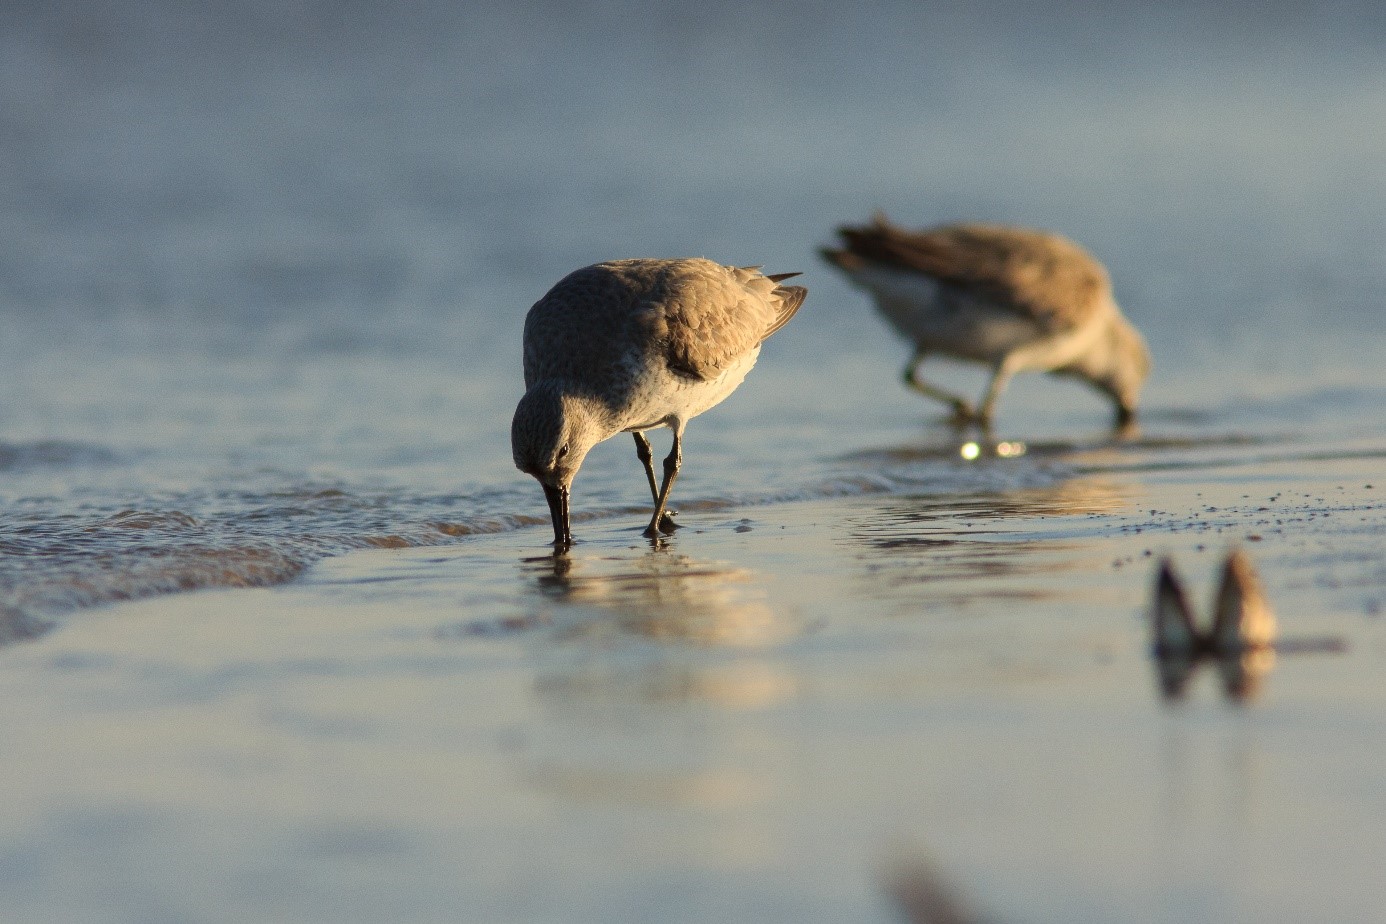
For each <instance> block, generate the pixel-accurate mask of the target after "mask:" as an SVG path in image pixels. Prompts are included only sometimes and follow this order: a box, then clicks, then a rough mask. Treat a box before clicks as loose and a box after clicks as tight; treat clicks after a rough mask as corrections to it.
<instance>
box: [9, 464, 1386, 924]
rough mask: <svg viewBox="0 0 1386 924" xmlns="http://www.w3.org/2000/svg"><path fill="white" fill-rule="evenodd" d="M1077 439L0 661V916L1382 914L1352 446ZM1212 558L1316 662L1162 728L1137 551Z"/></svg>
mask: <svg viewBox="0 0 1386 924" xmlns="http://www.w3.org/2000/svg"><path fill="white" fill-rule="evenodd" d="M622 448H624V447H622ZM1106 454H1107V453H1106V452H1105V451H1102V450H1098V451H1095V452H1093V453H1091V454H1087V453H1067V454H1065V455H1064V464H1065V465H1066V466H1067V467H1068V469H1069V471H1068V472H1067V473H1066V475H1065V477H1063V478H1062V479H1060V480H1057V481H1056V482H1055V483H1052V484H1048V485H1044V486H1037V487H1020V488H1015V489H1010V490H1005V489H1003V490H977V491H975V492H973V493H971V494H969V495H964V496H928V495H909V494H902V495H889V496H880V495H873V496H867V497H852V498H841V499H822V500H817V501H801V502H794V503H784V504H769V505H765V506H760V507H756V508H753V509H741V510H736V511H712V512H696V511H691V510H690V511H686V512H685V513H684V514H683V517H684V518H685V520H686V528H685V529H684V530H682V531H681V532H680V534H679V536H678V537H677V538H676V539H675V540H671V541H669V542H668V543H667V545H666V546H665V547H662V548H651V546H650V543H649V542H648V541H647V540H645V539H643V538H641V537H640V535H639V532H638V524H637V525H636V527H634V528H633V527H632V526H631V524H630V523H626V522H623V521H621V520H610V521H602V522H593V523H588V524H586V526H585V528H584V535H585V537H586V538H585V539H584V541H582V542H580V543H579V544H578V545H577V546H576V547H575V548H574V550H573V551H572V552H571V553H570V554H569V555H568V556H564V557H559V558H555V557H553V556H552V555H549V554H545V552H544V551H543V549H542V544H543V540H544V539H546V538H547V533H548V528H547V525H546V524H539V525H536V526H535V527H534V528H531V529H526V530H519V531H515V532H512V533H508V534H505V535H501V536H491V537H482V538H480V539H478V540H477V541H474V542H470V543H468V544H466V545H464V546H461V547H457V548H428V549H416V550H403V551H374V552H356V553H352V554H349V555H346V556H343V557H338V558H333V559H331V560H329V561H326V562H323V563H321V564H320V565H318V566H317V567H315V568H314V569H312V570H311V571H310V572H309V573H308V574H307V575H306V576H305V577H304V578H303V579H301V580H299V581H297V582H295V583H293V584H291V585H288V586H284V587H278V588H273V589H266V590H234V591H214V592H204V593H200V594H197V595H194V596H191V597H188V596H176V597H165V598H161V599H159V600H155V601H149V602H142V603H134V604H127V605H124V606H120V607H116V608H114V609H110V610H107V611H104V612H101V613H99V614H92V615H90V616H87V617H85V618H82V619H77V620H73V621H72V622H71V624H69V625H68V626H66V627H65V628H64V629H62V630H61V631H58V632H54V633H51V634H49V635H48V636H46V637H44V638H42V639H40V640H38V641H36V642H34V643H30V644H26V645H23V646H18V647H16V648H13V649H11V650H10V651H9V652H8V653H7V655H6V670H5V676H4V691H3V695H4V698H5V701H6V703H7V710H8V720H7V733H6V744H5V747H4V760H5V763H6V768H7V777H8V779H9V780H10V783H9V794H10V798H9V799H8V800H7V804H8V805H9V808H8V809H6V811H5V812H4V813H3V820H2V821H0V824H2V825H3V830H4V832H5V835H6V837H7V839H8V841H9V843H10V845H11V846H10V847H9V848H8V851H7V858H6V861H5V862H6V865H5V869H6V871H7V873H6V881H7V890H6V904H7V908H8V910H9V911H10V913H12V914H13V915H15V916H16V919H23V920H55V921H56V920H82V919H121V920H150V919H168V920H208V921H211V920H246V919H256V920H270V919H275V920H282V919H289V920H386V919H388V920H396V921H427V920H439V919H449V920H497V921H500V920H517V921H518V920H550V919H555V920H556V919H562V920H569V921H611V920H646V919H652V918H654V919H660V920H674V921H682V920H687V921H695V920H712V919H721V918H731V919H752V918H753V919H757V920H784V921H788V920H799V921H802V920H823V921H829V920H882V921H885V920H892V919H894V916H895V909H894V907H893V903H892V901H891V899H890V897H889V895H890V893H889V890H888V888H887V887H886V876H887V873H888V871H890V870H892V869H896V868H899V867H901V866H902V865H903V866H904V868H905V869H906V870H908V869H909V868H910V864H927V865H928V869H930V870H931V871H932V873H933V874H934V875H940V876H943V877H944V878H945V879H946V880H947V882H948V884H949V886H950V887H951V888H952V889H954V890H955V891H956V892H957V893H959V894H961V895H962V896H963V900H964V901H965V902H966V903H967V904H968V905H969V906H972V907H976V908H978V909H982V910H983V911H985V912H986V913H988V914H990V915H992V917H991V918H989V919H995V920H1006V921H1010V920H1015V921H1073V920H1093V921H1100V920H1116V919H1119V920H1134V921H1179V920H1188V919H1189V918H1190V917H1200V918H1209V919H1217V920H1228V921H1236V920H1247V921H1251V920H1286V921H1289V920H1302V919H1316V918H1325V917H1327V918H1332V919H1334V920H1339V921H1367V920H1371V919H1373V917H1374V916H1375V914H1376V912H1377V910H1378V908H1379V903H1380V900H1381V898H1382V894H1381V887H1380V885H1379V883H1378V881H1377V878H1376V876H1375V866H1374V863H1375V860H1374V857H1375V848H1376V846H1377V845H1378V844H1379V838H1380V828H1379V825H1378V824H1377V821H1376V820H1377V819H1379V818H1380V817H1381V813H1382V812H1383V811H1386V791H1384V790H1382V788H1381V787H1380V785H1379V777H1380V773H1379V766H1380V744H1379V742H1380V740H1381V738H1382V735H1383V733H1386V719H1383V715H1386V711H1383V702H1382V700H1383V696H1386V694H1383V692H1382V688H1381V685H1380V683H1379V679H1380V677H1381V676H1382V672H1383V657H1386V654H1383V652H1386V627H1384V626H1383V623H1382V621H1381V618H1380V607H1381V593H1382V589H1381V588H1382V580H1381V579H1382V575H1381V559H1380V554H1379V548H1380V545H1381V542H1382V540H1383V537H1386V504H1383V502H1382V494H1381V491H1380V490H1379V489H1378V488H1377V487H1376V486H1373V487H1371V488H1368V487H1366V486H1367V485H1368V484H1372V482H1371V481H1370V480H1369V479H1373V478H1375V477H1376V475H1375V474H1374V473H1376V472H1379V471H1380V467H1381V453H1380V450H1379V449H1378V450H1377V451H1376V452H1372V453H1358V452H1353V451H1344V452H1341V453H1338V454H1328V455H1327V457H1324V455H1323V454H1318V453H1310V454H1308V456H1306V455H1305V454H1302V453H1289V454H1286V455H1284V456H1283V457H1280V458H1274V457H1273V456H1274V453H1268V455H1270V456H1272V458H1265V459H1259V460H1252V461H1247V462H1232V461H1224V462H1223V463H1221V464H1208V462H1209V460H1208V459H1207V458H1206V457H1205V458H1202V459H1200V458H1198V456H1199V455H1201V453H1194V454H1193V456H1194V457H1193V458H1187V457H1186V458H1184V459H1183V460H1182V462H1181V463H1180V464H1171V465H1163V464H1161V465H1142V464H1141V462H1140V459H1139V454H1137V458H1136V459H1134V460H1130V462H1131V464H1129V465H1122V466H1117V467H1110V468H1109V467H1107V466H1105V465H1104V464H1103V462H1102V459H1101V457H1102V456H1104V455H1106ZM1166 461H1168V460H1166ZM971 464H977V463H971ZM981 464H983V465H988V464H990V465H998V464H999V465H1005V464H1008V463H1007V462H1006V461H1005V460H997V461H995V462H992V463H987V462H983V463H981ZM1234 544H1238V545H1240V546H1241V547H1243V548H1244V549H1246V550H1248V551H1249V552H1250V554H1251V555H1252V556H1253V558H1254V560H1255V561H1256V563H1257V565H1258V566H1259V567H1260V569H1261V571H1262V574H1263V579H1264V582H1265V585H1266V587H1265V589H1266V593H1267V595H1268V597H1269V598H1270V599H1271V601H1272V602H1273V604H1274V606H1275V607H1276V610H1277V614H1278V616H1279V619H1280V622H1281V625H1282V629H1283V630H1284V632H1285V633H1286V634H1287V635H1300V636H1316V637H1321V638H1332V639H1336V640H1339V641H1340V642H1341V645H1340V646H1338V647H1337V648H1336V649H1335V650H1333V651H1328V652H1321V653H1312V652H1311V653H1305V654H1302V655H1285V656H1282V657H1280V658H1279V659H1278V660H1277V662H1276V663H1275V665H1274V667H1273V668H1272V669H1271V670H1270V671H1269V673H1268V674H1266V675H1265V676H1263V677H1262V678H1261V679H1260V689H1259V691H1258V692H1257V694H1256V695H1255V696H1254V697H1253V698H1252V699H1251V700H1250V701H1248V702H1234V701H1231V700H1228V699H1227V698H1226V697H1225V696H1224V694H1223V692H1222V690H1221V688H1220V686H1219V684H1218V683H1217V682H1216V676H1215V673H1214V672H1213V671H1211V670H1209V671H1207V673H1206V674H1203V675H1196V676H1195V677H1194V678H1193V679H1192V682H1191V683H1190V685H1189V688H1188V689H1187V691H1186V692H1185V694H1184V696H1183V698H1182V699H1181V700H1177V701H1171V700H1167V699H1165V698H1164V697H1163V696H1162V694H1161V692H1160V685H1159V680H1158V676H1157V670H1156V665H1155V663H1154V661H1153V659H1152V657H1151V651H1150V634H1149V627H1148V625H1147V621H1146V620H1147V611H1148V607H1149V598H1150V593H1151V591H1152V590H1153V578H1154V562H1155V560H1156V556H1158V554H1160V553H1162V552H1168V553H1172V554H1175V555H1177V556H1178V558H1179V560H1180V564H1181V566H1182V568H1183V570H1184V572H1185V574H1186V575H1187V576H1188V577H1189V578H1190V579H1191V580H1190V585H1191V589H1192V590H1193V591H1194V598H1195V599H1196V601H1197V603H1198V605H1199V606H1200V607H1202V606H1203V605H1205V603H1206V600H1205V599H1204V598H1205V597H1206V596H1207V595H1208V593H1209V591H1205V588H1209V587H1211V585H1212V577H1213V576H1214V575H1215V572H1216V567H1215V565H1216V562H1217V561H1220V553H1221V552H1222V551H1223V550H1225V549H1226V548H1227V547H1229V546H1231V545H1234ZM21 858H22V861H21ZM79 872H80V875H79ZM112 907H114V908H117V909H118V913H117V914H114V915H108V914H107V912H108V911H109V910H110V909H111V908H112Z"/></svg>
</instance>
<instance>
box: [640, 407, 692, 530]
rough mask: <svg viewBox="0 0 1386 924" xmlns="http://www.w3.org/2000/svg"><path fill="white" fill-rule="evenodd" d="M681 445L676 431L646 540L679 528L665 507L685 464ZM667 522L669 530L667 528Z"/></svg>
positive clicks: (647, 528) (665, 461)
mask: <svg viewBox="0 0 1386 924" xmlns="http://www.w3.org/2000/svg"><path fill="white" fill-rule="evenodd" d="M679 444H680V440H679V431H678V430H674V448H673V449H670V450H669V455H668V456H666V457H665V459H664V483H663V484H662V485H660V486H659V496H658V497H656V498H655V511H654V516H653V517H651V518H650V525H649V526H647V527H645V536H646V538H649V539H657V538H659V536H660V535H661V534H662V533H665V532H673V531H674V528H675V527H676V526H677V524H675V523H674V522H673V521H672V520H669V518H668V514H666V513H665V512H664V507H665V505H666V504H668V503H669V491H670V490H671V489H672V488H673V487H674V480H675V479H676V478H678V476H679V466H681V465H682V464H683V449H682V448H681V446H680V445H679ZM666 522H667V525H668V527H669V528H666Z"/></svg>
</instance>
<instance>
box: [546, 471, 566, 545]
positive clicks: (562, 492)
mask: <svg viewBox="0 0 1386 924" xmlns="http://www.w3.org/2000/svg"><path fill="white" fill-rule="evenodd" d="M544 499H545V500H547V501H548V502H549V516H551V517H552V518H553V547H554V548H555V549H557V550H558V551H560V552H566V551H568V549H569V548H571V547H572V545H573V533H572V530H571V529H569V527H568V486H567V485H561V486H559V485H552V484H545V485H544Z"/></svg>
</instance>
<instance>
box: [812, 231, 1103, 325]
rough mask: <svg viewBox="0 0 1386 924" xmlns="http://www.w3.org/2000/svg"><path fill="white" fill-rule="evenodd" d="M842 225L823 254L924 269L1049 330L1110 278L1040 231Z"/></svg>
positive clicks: (1092, 302) (1095, 296) (1079, 310)
mask: <svg viewBox="0 0 1386 924" xmlns="http://www.w3.org/2000/svg"><path fill="white" fill-rule="evenodd" d="M840 233H841V235H842V237H843V240H844V242H845V244H846V249H845V251H843V252H829V253H827V254H826V255H827V256H828V258H829V259H830V260H832V261H833V262H835V263H837V264H838V265H843V266H844V267H845V265H846V264H845V261H844V259H842V258H841V257H839V256H836V255H835V254H837V253H841V254H842V255H843V256H844V257H845V256H851V257H856V258H859V259H861V260H866V261H870V262H874V263H879V264H884V265H886V266H891V267H895V268H899V269H906V270H912V271H914V272H918V273H923V274H924V275H927V276H930V277H932V278H934V279H937V280H939V281H940V282H943V283H948V284H952V285H955V286H958V287H959V288H964V289H966V290H968V291H969V292H971V293H974V294H975V295H977V296H980V297H983V298H985V299H987V300H988V301H990V302H992V303H993V304H995V305H997V306H998V307H1002V308H1006V309H1009V310H1013V311H1015V312H1017V313H1018V314H1022V315H1025V316H1026V317H1030V318H1033V319H1035V320H1037V321H1039V322H1040V323H1041V324H1043V325H1044V326H1046V327H1047V328H1049V329H1051V330H1057V329H1064V328H1070V327H1073V326H1076V325H1078V324H1080V323H1082V322H1083V321H1084V320H1086V319H1087V318H1088V317H1089V316H1090V315H1091V314H1092V313H1093V312H1094V311H1095V310H1096V309H1097V306H1098V304H1099V302H1100V301H1101V299H1102V298H1103V297H1104V295H1105V294H1106V293H1107V291H1108V287H1109V285H1110V283H1109V281H1108V278H1107V273H1106V270H1104V269H1103V268H1102V265H1101V264H1100V263H1098V262H1097V261H1096V260H1095V259H1093V257H1092V256H1090V255H1089V254H1088V253H1087V252H1086V251H1085V250H1083V249H1082V248H1081V247H1079V246H1078V245H1077V244H1074V243H1073V242H1072V241H1069V240H1067V239H1065V238H1062V237H1059V236H1058V235H1054V234H1048V233H1045V232H1042V231H1031V230H1028V229H1023V228H1012V227H1006V226H1001V225H981V224H967V225H949V226H945V227H941V228H933V229H929V230H925V231H907V230H904V229H901V228H897V227H895V226H893V225H890V224H889V223H887V222H885V221H884V219H880V218H878V219H877V220H876V222H874V223H873V224H871V225H866V226H862V227H857V228H850V227H847V228H841V229H840Z"/></svg>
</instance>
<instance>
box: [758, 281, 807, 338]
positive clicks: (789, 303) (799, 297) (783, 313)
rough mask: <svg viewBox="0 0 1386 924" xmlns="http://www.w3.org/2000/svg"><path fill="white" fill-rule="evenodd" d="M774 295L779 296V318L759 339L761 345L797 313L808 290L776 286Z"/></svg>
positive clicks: (797, 287) (800, 287) (799, 287)
mask: <svg viewBox="0 0 1386 924" xmlns="http://www.w3.org/2000/svg"><path fill="white" fill-rule="evenodd" d="M788 275H790V276H798V275H800V274H799V273H789V274H788ZM767 278H769V279H774V278H775V277H773V276H770V277H767ZM781 278H783V277H781ZM775 295H777V296H779V300H780V305H779V308H780V314H779V317H777V318H776V319H775V323H774V324H771V325H770V328H769V330H767V331H766V332H765V335H764V336H763V337H761V338H760V339H761V342H762V343H763V342H764V341H766V340H769V339H770V335H771V334H773V333H775V331H777V330H779V329H780V328H781V327H784V326H785V325H786V324H788V323H789V319H790V318H792V317H794V315H796V314H798V313H799V308H800V307H801V306H802V305H803V304H804V299H805V298H806V297H807V296H808V289H806V288H804V287H803V286H776V287H775Z"/></svg>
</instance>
